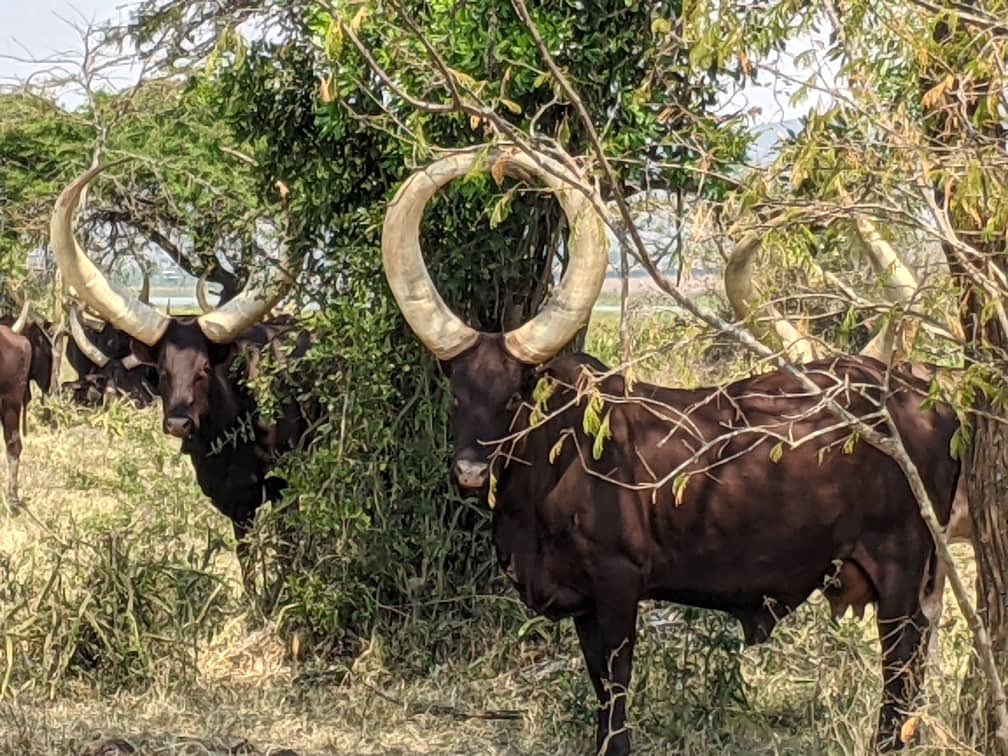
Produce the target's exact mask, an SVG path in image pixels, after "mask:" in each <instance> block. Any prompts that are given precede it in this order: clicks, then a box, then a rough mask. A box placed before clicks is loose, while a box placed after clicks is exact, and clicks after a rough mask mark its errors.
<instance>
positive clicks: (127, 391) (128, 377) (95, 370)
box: [64, 304, 158, 406]
mask: <svg viewBox="0 0 1008 756" xmlns="http://www.w3.org/2000/svg"><path fill="white" fill-rule="evenodd" d="M67 319H68V322H69V325H70V337H71V338H70V341H69V342H68V343H67V348H66V356H67V362H69V363H70V366H71V367H72V368H73V369H74V370H75V371H76V372H77V380H76V381H75V382H73V383H72V384H70V385H69V388H70V389H72V391H73V397H74V399H75V400H76V401H77V402H78V403H81V404H102V403H103V402H104V401H105V399H106V397H108V396H115V395H119V396H123V397H126V398H127V399H129V400H130V401H131V402H133V403H134V404H135V405H138V406H146V405H148V404H150V403H151V402H152V401H153V400H154V396H155V392H156V386H157V382H158V378H157V371H156V370H154V369H153V368H152V367H150V366H149V365H144V364H142V363H141V362H140V360H139V358H137V356H136V355H134V354H133V351H132V346H131V342H132V339H131V338H130V335H129V334H128V333H126V332H125V331H123V330H121V329H119V328H115V327H114V326H111V325H109V324H108V323H105V322H104V321H101V320H98V321H97V322H92V323H87V322H85V317H84V315H83V314H82V313H81V308H80V307H78V306H77V305H76V304H71V305H70V307H69V308H68V312H67ZM64 388H68V387H67V386H64Z"/></svg>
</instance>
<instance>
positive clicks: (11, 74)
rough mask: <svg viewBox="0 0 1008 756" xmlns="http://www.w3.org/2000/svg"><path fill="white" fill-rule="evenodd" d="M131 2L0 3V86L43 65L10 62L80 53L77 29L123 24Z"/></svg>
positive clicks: (6, 0) (19, 0) (47, 0)
mask: <svg viewBox="0 0 1008 756" xmlns="http://www.w3.org/2000/svg"><path fill="white" fill-rule="evenodd" d="M132 4H134V3H132V2H130V0H75V1H74V2H69V1H68V0H0V84H12V83H15V82H16V81H18V80H23V79H24V78H25V77H27V76H29V75H31V74H32V73H35V72H38V71H39V70H40V69H41V68H42V66H41V65H38V64H32V63H26V62H21V61H17V60H11V59H10V57H8V56H14V57H16V58H31V57H34V58H48V57H51V56H54V55H58V54H59V53H65V52H79V51H80V49H81V39H80V36H79V35H78V33H77V32H76V31H75V30H74V28H73V26H71V24H70V23H68V22H71V23H73V24H74V25H77V26H83V25H86V24H87V23H88V22H92V21H94V22H98V21H104V20H107V19H117V20H122V21H125V20H127V19H128V17H129V15H128V12H127V11H125V10H123V9H125V8H128V7H129V6H130V5H132Z"/></svg>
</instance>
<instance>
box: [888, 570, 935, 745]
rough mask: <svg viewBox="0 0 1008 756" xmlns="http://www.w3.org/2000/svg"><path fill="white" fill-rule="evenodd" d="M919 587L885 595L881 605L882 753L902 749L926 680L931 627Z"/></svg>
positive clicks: (910, 584)
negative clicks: (909, 718) (905, 729)
mask: <svg viewBox="0 0 1008 756" xmlns="http://www.w3.org/2000/svg"><path fill="white" fill-rule="evenodd" d="M918 591H919V586H915V585H913V584H912V583H909V582H908V583H907V584H906V585H904V586H903V589H902V590H899V591H895V592H891V593H883V594H882V595H880V596H879V602H878V618H877V623H878V630H879V639H880V641H881V644H882V681H883V682H882V686H883V690H882V708H881V711H880V712H879V723H878V729H877V730H876V732H875V746H876V748H878V750H880V751H890V750H899V749H901V748H902V747H903V745H904V743H903V741H902V739H901V737H900V735H901V733H900V730H901V727H902V725H903V722H904V721H905V720H906V715H907V713H908V712H911V711H912V710H913V708H914V706H915V705H916V704H917V695H918V693H919V691H920V688H921V683H922V682H923V679H924V668H925V661H926V649H927V645H928V638H929V636H930V634H931V625H930V623H929V622H928V618H927V616H926V614H925V612H924V610H923V609H922V607H921V605H920V601H919V599H918V597H919V593H918Z"/></svg>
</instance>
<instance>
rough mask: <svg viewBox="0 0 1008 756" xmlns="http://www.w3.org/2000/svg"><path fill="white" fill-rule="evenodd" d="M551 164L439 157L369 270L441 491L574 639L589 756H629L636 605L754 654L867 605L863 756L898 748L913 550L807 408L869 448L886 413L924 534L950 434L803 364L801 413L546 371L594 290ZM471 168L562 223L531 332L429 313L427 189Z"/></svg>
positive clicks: (880, 384) (836, 374) (853, 459)
mask: <svg viewBox="0 0 1008 756" xmlns="http://www.w3.org/2000/svg"><path fill="white" fill-rule="evenodd" d="M570 164H571V161H569V160H564V161H562V162H561V161H560V160H555V159H552V158H551V157H548V156H545V155H538V154H535V155H532V154H529V153H525V152H521V151H518V150H517V149H516V148H513V147H494V148H489V149H488V148H480V149H478V150H474V151H463V152H459V153H454V154H451V155H450V156H448V157H445V158H443V159H440V160H438V161H436V162H434V163H433V164H431V165H429V166H427V167H426V168H424V169H423V170H421V171H418V172H417V173H415V174H414V175H413V176H411V177H410V178H409V179H408V180H407V181H406V182H405V183H404V184H403V185H402V186H401V187H400V189H399V191H398V193H397V194H396V196H395V198H394V199H393V200H392V202H391V205H390V206H389V208H388V210H387V213H386V216H385V223H384V227H383V231H382V255H383V262H384V265H385V272H386V275H387V278H388V281H389V284H390V286H391V289H392V292H393V294H394V296H395V298H396V301H397V302H398V304H399V307H400V308H401V310H402V312H403V315H404V316H405V318H406V320H407V322H408V323H409V325H410V326H411V328H412V329H413V331H414V332H415V333H416V335H417V336H418V337H419V339H420V340H421V341H422V342H423V343H424V344H425V345H426V346H427V348H428V349H429V350H430V351H431V352H432V353H433V354H434V355H435V356H436V357H437V358H438V359H439V360H441V361H442V363H443V364H444V366H445V370H446V372H447V373H448V375H449V382H450V388H451V393H452V397H453V400H454V402H453V403H454V407H455V409H454V413H453V426H454V427H453V433H454V457H453V460H452V465H451V472H452V475H453V477H454V479H455V481H456V482H457V483H458V485H459V486H461V487H462V488H464V489H468V490H469V491H471V492H476V493H478V494H479V495H480V496H481V497H482V498H483V500H484V501H485V502H486V503H487V504H488V505H489V506H491V507H493V541H494V545H495V548H496V552H497V557H498V560H499V562H500V565H501V567H502V568H503V569H504V571H505V573H506V574H507V576H508V577H509V578H510V579H511V581H512V582H513V584H514V586H515V587H516V588H517V590H518V592H519V594H520V596H521V598H522V600H523V601H524V602H525V604H526V605H527V606H528V607H529V608H530V609H531V610H533V611H535V612H539V613H541V614H543V615H545V616H546V617H548V618H550V619H554V620H559V619H561V618H565V617H571V618H573V620H574V624H575V627H576V629H577V634H578V638H579V640H580V644H581V649H582V652H583V654H584V659H585V662H586V665H587V668H588V673H589V676H590V677H591V681H592V684H593V685H594V688H595V691H596V693H597V695H598V699H599V703H600V710H599V712H598V725H597V739H596V744H597V747H598V749H599V751H600V752H601V753H604V754H608V755H609V756H612V755H613V754H625V753H627V752H629V750H630V735H629V731H628V729H627V727H626V722H625V709H626V692H627V690H628V687H629V685H630V677H631V665H632V657H633V651H634V642H635V624H636V619H637V605H638V602H639V601H640V600H642V599H659V600H667V601H674V602H678V603H682V604H687V605H692V606H697V607H703V608H708V609H718V610H721V611H725V612H728V613H730V614H731V615H733V616H734V617H736V618H737V619H738V620H739V621H740V623H741V625H742V628H743V631H744V636H745V639H746V641H747V642H749V643H757V642H760V641H763V640H765V639H766V638H767V637H768V636H769V635H770V633H771V631H772V630H773V628H774V626H775V624H776V623H777V621H778V620H779V619H780V618H781V617H783V616H785V615H786V614H788V613H789V612H791V611H793V610H794V609H795V608H796V607H797V606H798V605H800V604H801V603H802V602H804V601H805V600H806V599H807V597H808V596H809V595H810V594H811V593H812V592H813V591H815V590H816V589H823V591H824V593H825V594H826V596H827V597H828V599H829V601H830V604H831V606H832V609H833V611H834V612H835V613H836V614H838V615H839V614H842V613H843V612H844V611H845V610H846V609H847V608H848V607H851V606H853V607H854V608H855V610H857V611H863V609H864V606H865V605H866V604H868V603H872V602H874V603H876V604H877V623H878V627H879V632H880V636H881V638H882V670H883V679H884V690H883V700H882V705H881V710H880V716H879V721H878V728H877V731H876V740H877V743H878V744H879V745H880V746H881V747H897V748H898V747H899V746H900V745H901V742H900V739H899V732H900V726H901V722H902V720H903V719H904V717H905V712H906V708H905V707H907V706H910V705H912V703H913V699H914V698H915V694H916V692H917V690H918V688H919V685H920V682H921V679H922V676H923V665H922V663H921V662H922V655H921V654H920V653H919V649H920V647H921V645H922V640H923V639H924V637H925V636H926V635H927V633H928V630H929V621H928V616H927V613H926V612H925V611H924V609H923V608H922V604H921V596H922V594H924V593H926V592H927V590H928V588H929V586H930V584H931V582H932V581H933V579H934V575H935V563H934V545H933V543H932V540H931V536H930V534H929V532H928V530H927V528H926V527H925V525H924V523H923V521H922V519H921V517H920V515H919V512H918V507H917V504H916V501H915V499H914V497H913V495H912V493H911V490H910V487H909V485H908V483H907V481H906V479H905V477H904V475H903V473H902V472H901V470H900V468H899V467H898V466H897V464H896V463H895V462H894V461H893V460H892V459H891V458H890V457H888V456H886V455H884V454H883V453H881V452H880V451H878V450H876V449H875V448H873V447H872V446H870V445H868V444H867V443H865V442H863V441H862V442H857V441H856V438H855V436H854V435H853V434H852V433H851V430H850V428H849V427H847V426H845V425H844V424H842V423H840V422H838V421H837V420H836V419H835V417H834V416H833V415H832V414H831V413H830V412H828V411H827V410H826V408H825V405H824V402H823V396H824V395H828V396H830V397H831V398H832V399H833V400H835V401H836V402H838V403H839V404H841V405H842V406H843V407H846V408H847V409H848V410H849V411H850V412H851V413H853V414H854V415H856V416H858V417H859V418H862V419H863V420H864V421H865V422H868V423H870V424H871V425H872V426H873V427H875V428H877V429H878V430H879V431H880V432H883V433H886V432H887V428H886V425H885V423H884V422H883V420H882V416H881V414H880V407H884V408H885V410H887V412H888V414H889V415H890V416H891V418H892V422H893V423H894V425H895V427H896V428H897V429H898V431H899V433H900V435H901V437H902V439H903V442H904V444H905V446H906V448H907V450H908V452H909V454H910V456H911V458H912V459H913V461H914V462H915V463H916V465H917V467H918V469H919V470H920V473H921V475H922V476H923V479H924V482H925V485H926V487H927V490H928V492H929V494H930V496H931V499H932V501H933V502H934V503H935V506H936V507H937V509H938V512H939V516H940V517H941V518H943V519H947V518H948V515H949V510H950V508H951V505H952V500H953V494H954V490H955V487H956V481H957V477H958V475H959V464H958V462H956V461H955V460H953V459H952V458H951V457H950V455H949V451H948V449H949V441H950V439H951V437H952V435H953V433H954V431H955V429H956V428H957V427H958V422H957V420H956V418H955V415H954V414H953V413H952V411H951V410H949V409H947V408H946V407H943V406H939V407H935V408H933V409H923V408H922V406H921V403H922V400H923V398H924V396H925V394H926V388H927V387H926V385H925V384H924V383H923V382H921V381H919V380H917V379H916V378H914V377H913V376H911V375H910V374H903V373H900V372H899V371H896V372H892V373H890V372H889V371H887V369H886V367H885V366H884V365H883V364H882V363H881V362H879V361H877V360H874V359H872V358H868V357H838V358H834V359H826V360H819V361H814V362H810V363H808V364H805V365H804V366H803V367H802V370H803V372H804V374H805V375H806V376H807V377H808V378H809V379H811V380H812V381H814V383H815V384H816V385H817V386H818V387H819V388H820V389H821V392H822V393H821V394H819V393H816V392H810V391H808V390H806V389H804V388H802V387H801V386H800V385H799V384H798V382H797V381H796V380H795V379H794V378H792V377H790V376H789V375H788V374H786V373H785V372H781V371H775V372H770V373H766V374H764V375H760V376H757V377H754V378H749V379H745V380H741V381H737V382H735V383H732V384H730V385H727V386H724V387H720V388H700V389H693V390H685V389H675V388H663V387H660V386H654V385H649V384H646V383H639V382H635V383H631V382H629V381H627V380H625V379H624V377H623V376H622V375H620V374H619V373H616V372H612V371H609V370H607V368H606V367H605V366H604V365H603V364H601V363H600V362H599V361H598V360H596V359H594V358H592V357H590V356H588V355H585V354H576V355H564V356H560V357H557V358H555V359H553V358H554V355H556V354H558V353H559V351H560V350H561V349H562V348H563V347H564V346H565V345H566V344H567V343H568V342H570V340H571V339H572V338H573V337H574V335H575V334H576V333H577V331H578V330H579V329H580V328H581V327H582V326H583V325H584V323H586V322H587V320H588V317H589V314H590V310H591V306H592V304H593V302H594V301H595V299H596V298H597V296H598V293H599V291H600V288H601V285H602V282H603V278H604V276H605V271H606V257H607V255H606V251H605V246H606V239H605V235H604V230H603V226H602V222H601V220H600V218H599V216H598V215H597V213H596V210H595V209H594V207H593V205H597V204H598V200H597V198H594V199H595V201H594V202H593V201H592V200H593V197H592V196H591V191H590V190H589V189H587V188H586V187H588V186H590V184H589V183H588V182H586V181H585V180H582V179H581V178H580V177H579V176H578V175H577V174H576V173H575V172H574V171H573V170H572V169H571V168H570V167H568V166H569V165H570ZM491 167H492V170H494V172H495V173H496V172H497V171H498V170H503V171H504V172H505V173H507V174H508V175H511V176H513V177H516V178H521V177H525V176H528V175H530V174H531V175H534V176H538V177H539V178H540V179H541V180H542V182H543V183H544V184H545V186H546V187H547V188H549V189H550V190H552V192H553V193H554V194H555V196H556V197H557V199H558V200H559V201H560V204H561V205H562V206H563V209H564V211H565V214H566V216H567V219H568V224H569V238H568V242H567V247H568V262H567V268H566V271H565V273H564V276H563V278H562V279H561V281H560V282H559V284H558V285H557V287H556V288H555V289H554V290H553V292H552V295H551V297H550V298H549V299H548V300H547V302H546V304H545V306H544V307H543V309H542V311H541V312H540V313H539V314H538V315H536V316H535V317H534V318H533V319H532V320H531V321H530V322H528V323H526V324H525V325H523V326H521V327H520V328H518V329H516V330H512V331H510V332H507V333H504V334H500V333H483V332H477V331H475V330H473V329H472V328H471V327H469V326H468V325H467V324H465V323H464V322H462V320H461V319H460V318H459V317H458V316H456V315H455V314H454V313H452V312H451V311H450V310H449V308H448V307H447V306H446V305H445V303H444V301H443V300H442V299H441V297H440V295H439V294H438V293H437V291H436V290H435V288H434V285H433V283H432V281H431V279H430V276H429V274H428V273H427V270H426V267H425V265H424V262H423V257H422V253H421V249H420V244H419V236H420V234H419V232H420V223H421V220H422V216H423V212H424V207H425V206H426V204H427V203H428V201H429V200H430V199H431V198H432V197H433V196H434V195H435V194H436V193H437V191H438V190H439V189H440V188H441V187H442V186H444V185H445V184H447V183H448V182H449V181H451V180H452V179H455V178H458V177H462V176H465V175H467V174H469V173H470V172H471V171H473V170H477V169H487V168H491ZM498 175H499V174H498ZM575 187H577V188H575ZM890 384H891V385H890Z"/></svg>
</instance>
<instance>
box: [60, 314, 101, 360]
mask: <svg viewBox="0 0 1008 756" xmlns="http://www.w3.org/2000/svg"><path fill="white" fill-rule="evenodd" d="M67 316H68V319H69V321H70V336H72V337H73V340H74V343H75V344H76V345H77V348H78V349H80V350H81V352H82V353H83V354H84V356H85V357H87V358H88V359H89V360H91V362H93V363H94V364H95V365H97V366H98V367H100V368H103V367H105V366H106V365H107V364H108V363H109V359H110V358H109V356H108V355H107V354H105V352H103V351H102V350H101V349H100V348H99V347H98V346H96V345H95V343H94V342H93V341H91V339H89V338H88V337H87V334H86V333H84V326H83V325H81V322H80V313H79V312H78V310H77V307H76V305H74V306H71V307H70V311H69V312H68V313H67Z"/></svg>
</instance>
